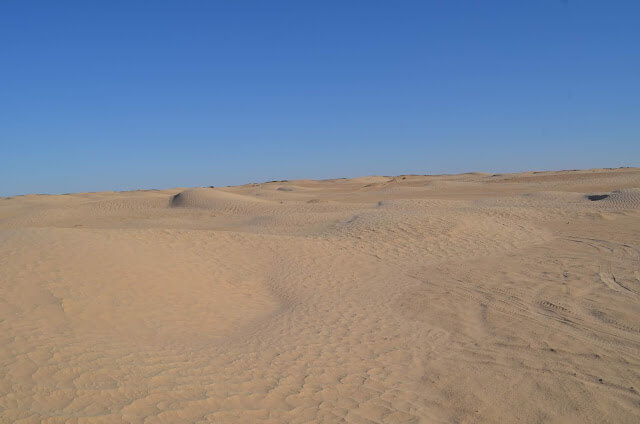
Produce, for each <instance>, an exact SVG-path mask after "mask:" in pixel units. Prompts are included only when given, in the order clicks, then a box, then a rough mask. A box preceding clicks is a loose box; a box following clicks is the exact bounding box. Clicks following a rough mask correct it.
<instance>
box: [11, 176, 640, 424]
mask: <svg viewBox="0 0 640 424" xmlns="http://www.w3.org/2000/svg"><path fill="white" fill-rule="evenodd" d="M639 391H640V169H635V168H624V169H599V170H586V171H558V172H527V173H522V174H483V173H467V174H460V175H438V176H421V175H401V176H396V177H385V176H372V177H363V178H356V179H335V180H322V181H312V180H295V181H276V182H270V183H264V184H248V185H245V186H239V187H224V188H192V189H184V188H181V189H170V190H148V191H142V190H141V191H134V192H122V193H118V192H102V193H76V194H69V195H59V196H49V195H28V196H14V197H11V198H0V422H3V423H40V422H46V423H206V422H211V423H255V422H265V423H303V422H304V423H309V422H331V423H339V422H346V423H452V422H461V423H462V422H465V423H495V422H504V423H517V422H526V423H529V422H545V423H547V422H549V423H606V422H610V423H636V422H638V417H639V416H640V394H639Z"/></svg>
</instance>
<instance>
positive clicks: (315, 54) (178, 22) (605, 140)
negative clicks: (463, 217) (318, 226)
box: [0, 0, 640, 196]
mask: <svg viewBox="0 0 640 424" xmlns="http://www.w3.org/2000/svg"><path fill="white" fill-rule="evenodd" d="M639 16H640V2H638V1H635V0H634V1H615V0H614V1H604V0H600V1H589V0H580V1H578V0H568V1H551V0H548V1H547V0H535V1H533V0H531V1H524V0H522V1H520V0H504V1H477V0H469V1H456V0H451V1H437V2H436V1H418V2H411V1H397V2H393V1H336V2H333V1H291V2H281V1H255V2H252V1H226V2H215V1H172V2H168V1H131V0H128V1H102V2H87V1H78V2H72V1H56V2H52V1H41V2H36V1H28V0H24V1H6V2H2V3H0V81H1V85H0V148H1V152H2V154H1V155H0V196H2V195H5V196H6V195H13V194H22V193H64V192H76V191H97V190H110V189H113V190H125V189H138V188H169V187H177V186H201V185H216V186H218V185H228V184H243V183H248V182H259V181H265V180H272V179H293V178H329V177H354V176H362V175H371V174H384V175H391V174H401V173H421V174H423V173H457V172H467V171H486V172H508V171H521V170H531V169H535V170H543V169H572V168H588V167H601V166H602V167H616V166H638V165H640V47H639V46H640V25H638V17H639Z"/></svg>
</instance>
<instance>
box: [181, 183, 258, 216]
mask: <svg viewBox="0 0 640 424" xmlns="http://www.w3.org/2000/svg"><path fill="white" fill-rule="evenodd" d="M269 203H270V202H269V201H267V200H264V199H259V198H255V197H249V196H245V195H242V194H235V193H228V192H226V191H222V190H218V189H215V188H193V189H188V190H185V191H181V192H180V193H178V194H176V195H174V196H173V197H172V198H171V201H170V205H169V206H170V207H172V208H199V209H215V210H219V211H232V212H236V213H237V212H241V211H249V210H253V209H255V208H256V207H258V208H259V207H260V206H262V207H264V206H266V205H268V204H269Z"/></svg>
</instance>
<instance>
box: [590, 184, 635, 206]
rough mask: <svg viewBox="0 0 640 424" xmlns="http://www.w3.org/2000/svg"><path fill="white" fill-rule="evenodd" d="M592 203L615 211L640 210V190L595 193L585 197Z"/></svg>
mask: <svg viewBox="0 0 640 424" xmlns="http://www.w3.org/2000/svg"><path fill="white" fill-rule="evenodd" d="M585 197H586V198H587V199H588V200H590V201H592V202H598V204H599V205H602V206H605V207H610V208H615V209H638V208H640V188H630V189H623V190H616V191H612V192H611V193H608V194H606V193H595V194H589V195H587V196H585Z"/></svg>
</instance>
